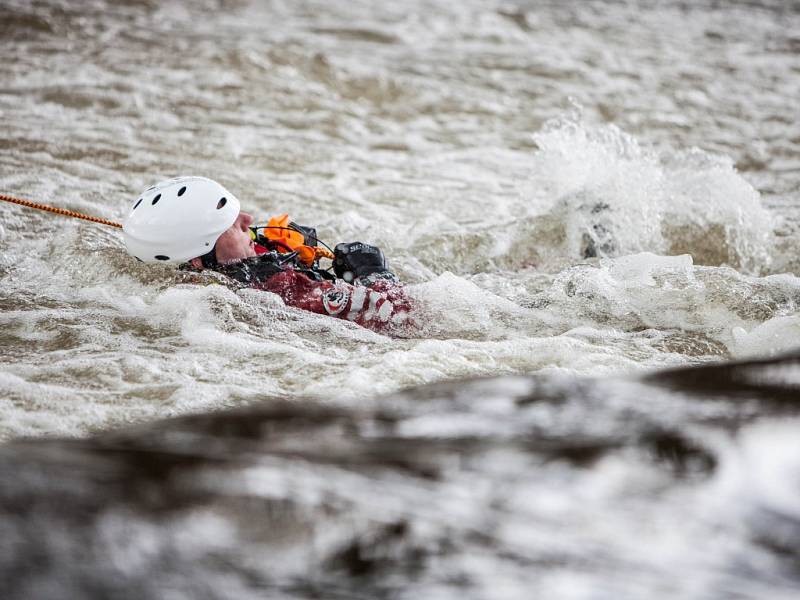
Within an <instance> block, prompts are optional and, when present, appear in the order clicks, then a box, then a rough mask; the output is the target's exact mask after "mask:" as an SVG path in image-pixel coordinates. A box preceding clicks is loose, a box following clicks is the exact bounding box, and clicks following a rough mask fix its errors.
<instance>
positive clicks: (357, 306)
mask: <svg viewBox="0 0 800 600" xmlns="http://www.w3.org/2000/svg"><path fill="white" fill-rule="evenodd" d="M256 248H257V251H259V254H258V256H255V257H252V258H246V259H243V260H241V261H239V262H236V263H232V264H227V265H219V266H217V267H216V270H217V271H219V272H221V273H224V274H225V275H227V276H228V277H231V278H232V279H235V280H237V281H239V282H240V283H243V284H245V285H247V286H249V287H253V288H257V289H261V290H265V291H268V292H272V293H274V294H277V295H278V296H280V297H281V298H282V299H283V301H284V302H285V303H286V305H287V306H293V307H296V308H301V309H303V310H307V311H310V312H314V313H318V314H321V315H330V316H332V317H337V318H339V319H346V320H348V321H352V322H354V323H357V324H358V325H361V326H363V327H367V328H369V329H373V330H375V331H389V330H391V329H395V328H397V327H399V326H402V325H404V324H405V323H407V321H408V318H409V313H410V311H411V300H410V299H409V298H408V297H407V296H406V293H405V290H404V289H403V286H401V285H400V284H399V283H397V282H396V281H395V280H394V279H393V278H394V275H392V274H391V273H387V275H388V277H389V278H381V276H378V277H366V278H363V279H356V282H355V285H353V284H350V283H346V282H345V281H343V280H342V279H335V278H334V277H333V275H331V274H330V273H328V272H327V271H323V270H320V269H318V268H316V267H309V266H306V265H304V264H303V263H301V262H300V261H299V260H298V258H297V256H296V254H297V253H279V252H276V251H266V250H265V249H263V248H260V247H259V246H256Z"/></svg>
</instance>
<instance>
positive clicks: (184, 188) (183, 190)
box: [178, 186, 186, 196]
mask: <svg viewBox="0 0 800 600" xmlns="http://www.w3.org/2000/svg"><path fill="white" fill-rule="evenodd" d="M185 191H186V186H183V187H182V188H181V189H179V190H178V196H183V193H184V192H185Z"/></svg>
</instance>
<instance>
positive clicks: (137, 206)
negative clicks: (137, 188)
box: [131, 198, 144, 210]
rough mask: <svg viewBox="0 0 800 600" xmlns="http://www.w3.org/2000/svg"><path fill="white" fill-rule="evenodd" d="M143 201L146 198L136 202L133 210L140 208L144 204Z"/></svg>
mask: <svg viewBox="0 0 800 600" xmlns="http://www.w3.org/2000/svg"><path fill="white" fill-rule="evenodd" d="M142 200H144V198H139V200H137V201H136V204H134V205H133V208H132V209H131V210H136V209H137V208H139V205H140V204H141V203H142Z"/></svg>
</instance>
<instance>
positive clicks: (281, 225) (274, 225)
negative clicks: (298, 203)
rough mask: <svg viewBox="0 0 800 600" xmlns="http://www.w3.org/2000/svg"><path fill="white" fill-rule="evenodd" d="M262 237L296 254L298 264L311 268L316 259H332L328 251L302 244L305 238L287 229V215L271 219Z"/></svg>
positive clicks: (289, 228) (297, 232)
mask: <svg viewBox="0 0 800 600" xmlns="http://www.w3.org/2000/svg"><path fill="white" fill-rule="evenodd" d="M264 237H266V238H267V239H268V240H269V241H271V242H273V243H275V244H278V245H280V246H283V247H284V248H286V250H287V251H289V252H297V256H298V258H299V259H300V262H302V263H303V264H306V265H308V266H311V265H313V264H314V261H315V260H317V258H320V257H322V258H333V255H332V254H331V253H330V251H328V250H325V249H324V248H315V247H313V246H306V245H305V244H304V242H305V237H304V236H303V234H302V233H300V232H299V231H295V230H294V229H292V228H291V227H289V215H288V214H283V215H279V216H277V217H272V218H271V219H270V220H269V222H268V223H267V226H266V227H265V228H264Z"/></svg>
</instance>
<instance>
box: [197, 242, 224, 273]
mask: <svg viewBox="0 0 800 600" xmlns="http://www.w3.org/2000/svg"><path fill="white" fill-rule="evenodd" d="M200 262H201V263H202V264H203V268H204V269H213V268H215V267H218V266H219V261H218V260H217V245H216V244H214V247H213V248H212V249H211V250H209V251H208V252H206V253H205V254H203V256H201V257H200Z"/></svg>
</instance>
